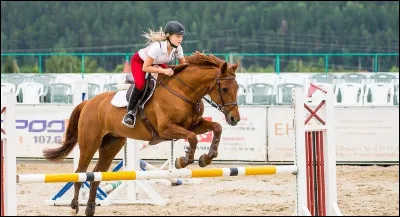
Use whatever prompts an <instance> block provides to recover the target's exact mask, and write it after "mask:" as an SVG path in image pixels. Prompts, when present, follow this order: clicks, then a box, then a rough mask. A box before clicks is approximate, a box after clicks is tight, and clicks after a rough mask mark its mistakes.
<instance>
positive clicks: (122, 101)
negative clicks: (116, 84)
mask: <svg viewBox="0 0 400 217" xmlns="http://www.w3.org/2000/svg"><path fill="white" fill-rule="evenodd" d="M126 92H128V90H120V91H118V92H117V93H116V94H115V95H114V97H113V98H112V100H111V104H112V105H113V106H115V107H126V106H128V101H127V100H126Z"/></svg>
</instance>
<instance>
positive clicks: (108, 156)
mask: <svg viewBox="0 0 400 217" xmlns="http://www.w3.org/2000/svg"><path fill="white" fill-rule="evenodd" d="M125 142H126V138H124V137H113V136H111V135H106V136H105V137H104V138H103V142H102V145H101V147H100V148H99V160H98V161H97V164H96V166H95V168H94V169H93V172H106V171H108V169H109V168H110V166H111V163H112V160H113V159H114V157H115V156H116V155H117V154H118V152H119V151H120V150H121V148H122V147H123V146H124V144H125ZM99 185H100V181H96V182H94V181H93V182H90V193H89V199H88V202H87V206H86V211H85V214H86V215H87V216H93V215H94V213H95V209H96V191H97V188H98V187H99Z"/></svg>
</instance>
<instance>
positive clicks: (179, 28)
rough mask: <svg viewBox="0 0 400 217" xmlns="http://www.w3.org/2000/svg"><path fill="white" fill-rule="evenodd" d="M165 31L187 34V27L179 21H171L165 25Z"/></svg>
mask: <svg viewBox="0 0 400 217" xmlns="http://www.w3.org/2000/svg"><path fill="white" fill-rule="evenodd" d="M164 31H165V33H169V34H176V35H185V28H184V27H183V25H182V24H181V23H179V22H177V21H169V22H168V23H167V24H166V25H165V29H164Z"/></svg>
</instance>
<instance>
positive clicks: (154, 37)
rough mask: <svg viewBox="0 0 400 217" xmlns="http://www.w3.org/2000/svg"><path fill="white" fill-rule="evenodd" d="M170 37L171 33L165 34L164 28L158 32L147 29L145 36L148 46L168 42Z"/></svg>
mask: <svg viewBox="0 0 400 217" xmlns="http://www.w3.org/2000/svg"><path fill="white" fill-rule="evenodd" d="M168 36H169V33H167V34H165V33H164V30H163V29H162V27H160V29H159V30H158V31H154V30H151V29H147V32H145V33H144V34H143V37H145V38H147V43H146V45H148V44H150V43H152V42H156V41H165V40H167V38H168Z"/></svg>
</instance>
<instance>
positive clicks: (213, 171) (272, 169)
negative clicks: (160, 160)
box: [17, 165, 297, 183]
mask: <svg viewBox="0 0 400 217" xmlns="http://www.w3.org/2000/svg"><path fill="white" fill-rule="evenodd" d="M279 173H293V174H296V173H297V167H296V166H294V165H287V166H254V167H234V168H209V169H186V168H183V169H179V170H154V171H124V172H86V173H54V174H25V175H23V174H22V175H17V183H56V182H86V181H115V180H151V179H172V178H206V177H223V176H251V175H273V174H279Z"/></svg>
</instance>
